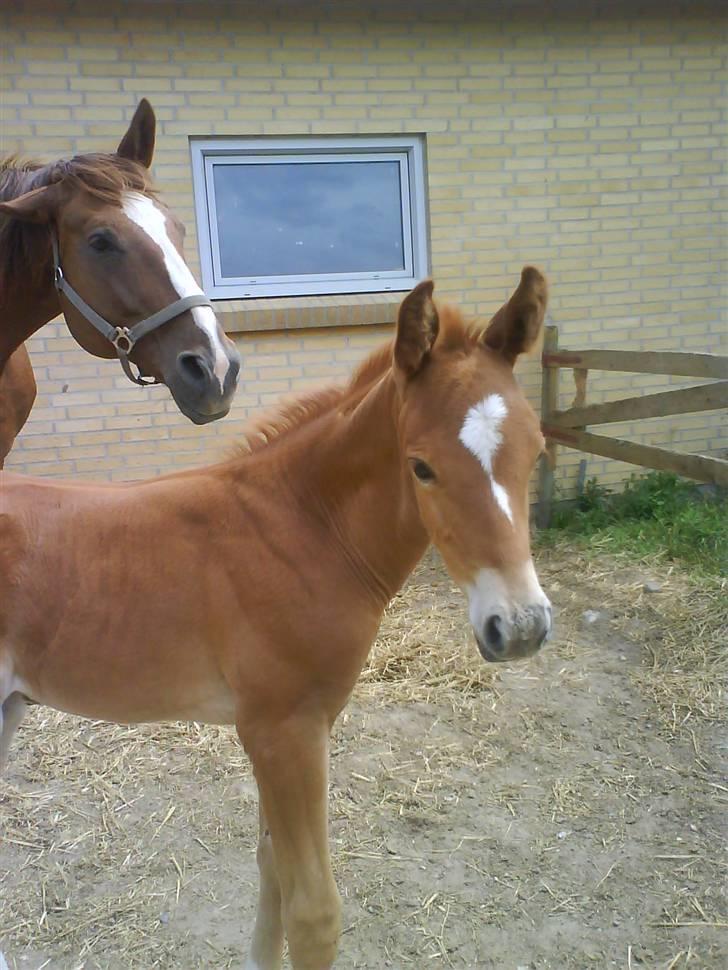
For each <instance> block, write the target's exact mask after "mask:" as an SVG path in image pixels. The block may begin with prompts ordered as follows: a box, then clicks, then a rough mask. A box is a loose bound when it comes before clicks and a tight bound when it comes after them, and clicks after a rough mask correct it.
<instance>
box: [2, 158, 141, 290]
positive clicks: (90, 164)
mask: <svg viewBox="0 0 728 970" xmlns="http://www.w3.org/2000/svg"><path fill="white" fill-rule="evenodd" d="M60 182H62V183H64V184H66V185H68V186H69V187H70V188H71V189H72V190H77V191H80V192H87V193H88V194H89V195H91V196H93V197H94V198H96V199H98V200H100V201H101V202H105V203H107V204H109V205H119V204H120V202H121V198H122V195H123V193H124V192H141V193H142V194H144V195H152V196H153V195H154V194H155V193H154V190H153V188H152V183H151V181H150V178H149V174H148V172H147V170H146V169H145V168H144V166H143V165H139V164H138V163H137V162H134V161H132V160H131V159H128V158H122V157H121V156H119V155H111V154H103V153H101V152H99V153H94V154H87V155H77V156H76V157H75V158H70V159H61V160H60V161H56V162H50V163H49V164H47V165H43V164H42V163H39V162H37V161H31V160H23V159H20V158H18V157H17V156H11V157H9V158H6V159H4V160H2V161H0V201H4V202H10V201H11V200H12V199H17V198H19V197H20V196H21V195H24V194H25V193H26V192H31V191H32V190H33V189H40V188H43V187H44V186H46V185H54V184H56V183H60ZM41 250H42V251H41ZM0 254H1V255H0V286H2V287H9V286H11V285H12V284H13V282H14V281H15V280H20V279H21V278H25V279H26V280H27V274H28V273H30V276H31V278H33V279H35V278H37V277H38V274H39V273H40V272H41V271H42V270H43V268H44V267H45V266H46V264H47V261H48V256H49V254H50V241H49V236H48V232H47V230H46V229H45V228H44V227H43V226H37V225H33V224H32V223H26V222H22V221H21V220H19V219H13V218H9V217H7V216H2V215H0Z"/></svg>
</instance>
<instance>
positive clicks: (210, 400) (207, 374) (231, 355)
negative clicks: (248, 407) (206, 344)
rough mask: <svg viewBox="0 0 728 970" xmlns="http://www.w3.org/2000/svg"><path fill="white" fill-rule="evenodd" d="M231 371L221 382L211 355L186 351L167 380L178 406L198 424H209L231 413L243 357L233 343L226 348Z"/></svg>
mask: <svg viewBox="0 0 728 970" xmlns="http://www.w3.org/2000/svg"><path fill="white" fill-rule="evenodd" d="M226 354H227V358H228V369H227V373H226V375H225V378H224V380H223V381H222V382H221V381H220V379H219V377H218V376H217V375H216V374H215V371H214V362H213V361H212V360H211V359H210V357H209V354H207V353H205V352H202V351H198V352H194V351H184V352H183V353H181V354H179V355H178V356H177V359H176V361H175V363H174V368H173V372H172V374H171V375H170V376H169V377H168V378H167V379H166V380H165V384H166V385H167V387H168V388H169V390H170V393H171V394H172V397H173V398H174V400H175V403H176V404H177V407H178V408H179V409H180V411H181V412H182V413H183V414H184V415H185V417H187V418H189V419H190V421H192V422H194V423H195V424H208V423H209V422H210V421H217V420H218V418H222V417H224V416H225V415H226V414H227V413H228V411H229V410H230V405H231V403H232V399H233V396H234V394H235V389H236V387H237V383H238V374H239V373H240V355H239V354H238V352H237V350H236V349H235V346H234V345H233V344H232V342H229V347H227V348H226Z"/></svg>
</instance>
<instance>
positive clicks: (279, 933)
mask: <svg viewBox="0 0 728 970" xmlns="http://www.w3.org/2000/svg"><path fill="white" fill-rule="evenodd" d="M259 822H260V829H259V834H258V855H257V858H258V871H259V873H260V887H259V890H258V912H257V914H256V917H255V929H254V930H253V942H252V945H251V947H250V957H249V958H248V961H247V963H246V964H245V970H280V967H281V964H282V960H283V919H282V917H281V889H280V885H279V883H278V873H277V872H276V864H275V859H274V858H273V846H272V844H271V838H270V832H269V831H268V827H267V822H266V820H265V815H264V813H263V807H262V805H261V807H260V810H259Z"/></svg>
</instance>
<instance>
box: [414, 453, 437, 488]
mask: <svg viewBox="0 0 728 970" xmlns="http://www.w3.org/2000/svg"><path fill="white" fill-rule="evenodd" d="M412 471H413V472H414V473H415V476H416V478H418V479H419V481H421V482H422V483H423V485H431V484H432V482H434V481H435V473H434V472H433V470H432V469H431V468H430V466H429V465H428V464H427V462H426V461H422V459H421V458H414V459H412Z"/></svg>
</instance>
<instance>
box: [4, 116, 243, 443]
mask: <svg viewBox="0 0 728 970" xmlns="http://www.w3.org/2000/svg"><path fill="white" fill-rule="evenodd" d="M155 126H156V122H155V117H154V112H153V110H152V107H151V105H150V104H149V102H148V101H147V100H146V99H142V100H141V101H140V103H139V106H138V107H137V110H136V112H135V114H134V117H133V119H132V121H131V124H130V125H129V128H128V130H127V132H126V134H125V135H124V137H123V138H122V139H121V142H120V143H119V146H118V148H117V150H116V152H115V153H111V154H101V153H98V154H89V155H77V156H75V157H74V158H71V159H68V160H64V161H58V162H51V163H50V164H48V165H39V164H34V163H27V164H19V163H17V162H16V161H14V160H13V159H9V160H6V161H5V162H2V163H0V378H1V377H2V375H3V373H4V371H5V369H6V367H7V366H8V361H9V359H10V358H11V355H12V354H13V353H14V352H15V351H17V350H18V349H19V348H20V346H21V345H22V343H23V342H24V341H25V340H27V339H28V337H30V336H31V334H33V333H35V332H36V331H37V330H39V329H40V328H41V327H42V326H43V325H44V324H46V323H47V322H48V321H49V320H52V319H53V318H54V317H56V316H57V315H58V314H59V313H61V312H63V314H64V315H65V317H66V322H67V324H68V328H69V330H70V331H71V333H72V334H73V336H74V337H75V338H76V340H77V341H78V343H79V344H80V345H81V346H82V347H83V348H84V350H87V351H88V352H89V353H90V354H93V355H94V356H96V357H109V358H113V357H115V356H116V357H118V358H119V361H120V362H121V365H122V367H123V368H124V372H125V373H126V375H127V376H128V377H129V378H130V380H132V381H134V382H135V383H139V384H146V383H162V384H166V385H167V387H168V388H169V389H170V391H171V393H172V396H173V398H174V400H175V402H176V404H177V406H178V407H179V409H180V411H181V412H182V413H183V414H184V415H185V416H186V417H188V418H189V419H190V420H191V421H194V422H195V423H196V424H204V423H205V422H208V421H214V420H216V419H217V418H220V417H223V416H224V415H225V414H227V412H228V411H229V409H230V404H231V402H232V398H233V395H234V393H235V388H236V384H237V378H238V371H239V369H240V358H239V355H238V353H237V351H236V349H235V346H234V345H233V343H232V342H231V341H230V340H229V339H228V338H227V337H226V336H225V334H224V332H223V331H222V329H221V327H220V325H219V323H218V321H217V318H216V317H215V313H214V311H213V309H212V305H211V303H210V301H209V300H208V299H207V298H206V297H205V295H204V293H203V292H202V290H201V289H200V287H199V286H198V285H197V283H196V281H195V279H194V277H193V276H192V273H191V272H190V270H189V268H188V267H187V264H186V263H185V261H184V258H183V256H182V244H183V238H184V226H183V225H182V223H181V222H180V221H179V220H178V219H177V218H176V216H175V215H174V214H173V213H172V212H171V211H170V210H169V209H168V208H166V206H165V205H164V204H163V203H162V202H161V201H160V199H159V198H158V197H157V195H156V194H155V193H154V191H153V190H152V185H151V181H150V177H149V172H148V169H149V166H150V165H151V162H152V156H153V154H154V140H155ZM132 364H134V365H135V366H136V367H137V369H138V374H135V373H134V371H133V369H132V366H131V365H132ZM1 392H2V387H1V386H0V393H1ZM4 400H5V399H4V398H2V397H0V415H2V412H3V407H4ZM31 403H32V401H31Z"/></svg>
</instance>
